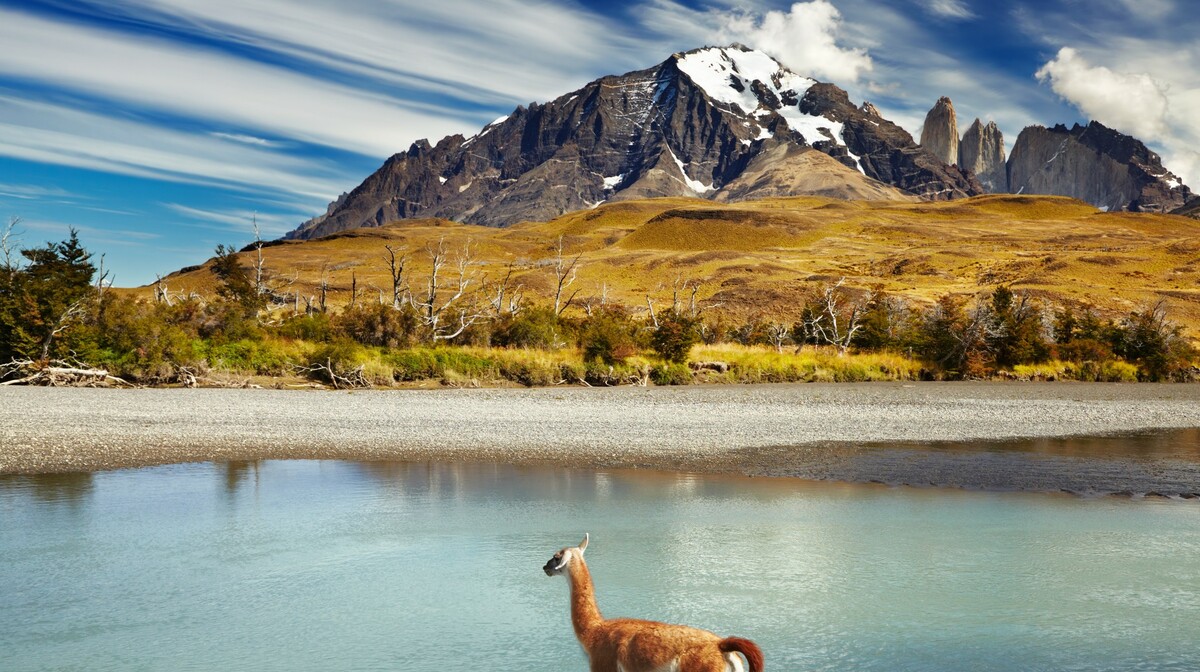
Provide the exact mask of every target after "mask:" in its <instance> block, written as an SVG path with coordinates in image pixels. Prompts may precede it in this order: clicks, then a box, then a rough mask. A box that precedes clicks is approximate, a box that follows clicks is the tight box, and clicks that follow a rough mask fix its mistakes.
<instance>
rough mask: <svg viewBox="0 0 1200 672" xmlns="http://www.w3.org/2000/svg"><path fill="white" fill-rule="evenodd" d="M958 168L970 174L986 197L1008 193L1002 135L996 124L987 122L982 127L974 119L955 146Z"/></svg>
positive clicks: (977, 120)
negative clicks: (972, 174)
mask: <svg viewBox="0 0 1200 672" xmlns="http://www.w3.org/2000/svg"><path fill="white" fill-rule="evenodd" d="M958 165H959V167H961V168H962V169H963V170H969V171H971V172H972V173H974V174H975V177H976V178H978V179H979V183H980V184H982V185H983V188H984V190H985V191H987V192H988V193H989V194H1003V193H1007V192H1008V167H1007V163H1006V162H1005V159H1004V134H1003V133H1001V132H1000V128H999V127H998V126H996V122H994V121H989V122H988V123H987V125H986V126H984V125H983V124H981V123H980V121H979V119H978V118H977V119H975V123H973V124H971V127H970V128H968V129H967V132H966V133H963V137H962V141H961V142H959V144H958Z"/></svg>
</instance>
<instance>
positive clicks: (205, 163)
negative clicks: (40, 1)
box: [0, 95, 348, 199]
mask: <svg viewBox="0 0 1200 672" xmlns="http://www.w3.org/2000/svg"><path fill="white" fill-rule="evenodd" d="M0 155H6V156H11V157H16V158H20V159H25V160H30V161H39V162H43V163H50V164H57V165H65V166H73V167H77V168H86V169H90V170H98V171H101V172H106V173H113V174H118V175H128V176H132V177H141V178H148V179H155V180H163V181H167V182H180V183H190V184H202V185H208V186H219V187H223V188H227V189H233V190H263V189H266V190H271V191H277V192H284V193H290V194H302V195H305V196H308V197H310V198H315V199H324V198H328V197H329V196H330V195H332V194H336V193H338V190H339V189H341V188H344V186H343V185H344V183H345V180H346V179H347V178H348V176H343V175H339V174H337V173H336V172H333V171H330V170H329V169H328V167H325V166H322V165H320V164H319V163H316V162H313V161H310V160H306V159H303V158H299V157H292V156H287V155H282V154H278V153H275V152H271V151H269V150H267V149H265V148H260V147H255V146H252V145H246V144H243V143H237V142H230V141H223V140H220V139H217V138H213V137H211V136H210V135H208V134H207V133H190V132H187V131H183V130H173V129H170V128H164V127H162V126H160V125H158V124H154V123H150V122H144V121H138V120H130V119H122V118H117V117H113V116H108V115H103V114H97V113H91V112H83V111H80V110H77V109H74V108H73V107H68V106H63V105H56V104H52V103H43V102H32V101H28V100H23V99H21V98H17V97H13V96H11V95H0Z"/></svg>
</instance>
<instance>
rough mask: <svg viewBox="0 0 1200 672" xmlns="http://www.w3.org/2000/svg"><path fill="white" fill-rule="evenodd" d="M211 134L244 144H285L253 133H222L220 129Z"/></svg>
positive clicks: (259, 145)
mask: <svg viewBox="0 0 1200 672" xmlns="http://www.w3.org/2000/svg"><path fill="white" fill-rule="evenodd" d="M209 135H211V136H213V137H214V138H221V139H222V140H232V141H234V142H240V143H242V144H244V145H257V146H258V147H281V146H283V143H279V142H273V141H271V140H267V139H266V138H259V137H256V136H253V135H246V134H245V133H222V132H219V131H213V132H212V133H210V134H209Z"/></svg>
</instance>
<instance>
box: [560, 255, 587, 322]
mask: <svg viewBox="0 0 1200 672" xmlns="http://www.w3.org/2000/svg"><path fill="white" fill-rule="evenodd" d="M581 257H583V252H580V253H579V254H577V255H575V258H573V259H568V258H566V257H565V256H563V237H562V236H559V237H558V246H557V247H556V252H555V256H554V279H555V286H554V314H555V315H562V314H563V311H565V310H566V309H567V308H569V307H570V306H571V303H572V302H573V301H574V300H575V297H576V295H578V294H579V289H576V290H575V291H574V292H572V293H571V296H570V297H568V298H567V300H566V302H564V301H563V294H564V293H565V292H566V291H567V290H568V289H569V288H570V287H571V285H573V284H575V280H576V278H578V276H579V259H580V258H581Z"/></svg>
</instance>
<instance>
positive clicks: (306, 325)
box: [275, 313, 333, 343]
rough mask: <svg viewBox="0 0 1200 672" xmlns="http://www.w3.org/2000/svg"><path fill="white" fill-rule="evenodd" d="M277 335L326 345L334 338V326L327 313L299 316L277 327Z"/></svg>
mask: <svg viewBox="0 0 1200 672" xmlns="http://www.w3.org/2000/svg"><path fill="white" fill-rule="evenodd" d="M275 333H276V334H278V335H280V336H283V337H284V338H294V339H296V340H301V341H311V342H314V343H325V342H328V341H329V340H330V339H331V338H333V325H332V323H331V321H330V319H329V315H327V314H325V313H313V314H311V315H298V316H296V317H293V318H291V319H288V320H286V321H285V322H284V323H283V324H281V325H279V326H278V327H276V328H275Z"/></svg>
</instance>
